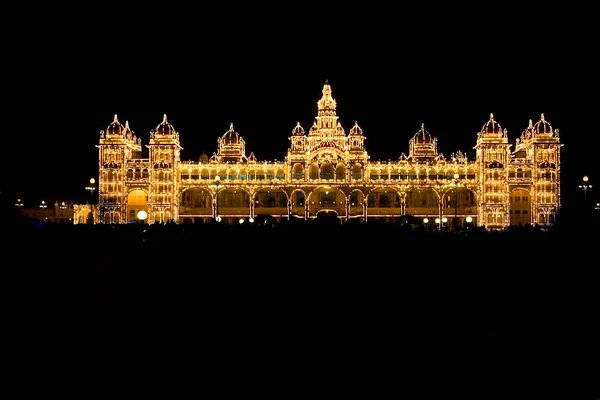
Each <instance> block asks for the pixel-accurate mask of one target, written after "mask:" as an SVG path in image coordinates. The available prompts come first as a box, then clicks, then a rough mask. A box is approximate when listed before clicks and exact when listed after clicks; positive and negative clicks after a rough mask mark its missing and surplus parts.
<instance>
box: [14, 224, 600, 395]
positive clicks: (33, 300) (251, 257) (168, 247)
mask: <svg viewBox="0 0 600 400" xmlns="http://www.w3.org/2000/svg"><path fill="white" fill-rule="evenodd" d="M9 232H10V235H9V240H8V246H7V247H6V248H7V249H8V253H9V254H10V257H9V258H7V259H6V260H12V261H8V262H7V263H5V267H4V269H5V272H7V273H8V275H9V276H10V275H14V276H18V277H19V279H8V280H7V282H10V283H11V286H13V285H12V283H15V285H14V286H13V287H12V289H13V290H14V291H15V294H14V296H13V297H12V298H11V300H10V304H11V307H9V308H12V309H13V310H15V314H16V315H17V316H18V318H19V319H20V320H21V322H22V325H21V326H27V329H25V331H26V332H25V333H24V336H25V337H28V335H30V336H29V337H30V339H31V340H34V341H35V340H36V339H35V338H36V336H37V335H36V333H39V332H40V330H41V331H44V332H45V333H44V335H43V337H44V341H48V342H47V343H48V344H50V346H51V347H52V348H55V346H59V347H61V346H62V347H63V348H65V347H67V348H71V347H72V345H73V344H74V343H77V345H78V346H83V347H87V346H88V345H90V344H93V346H94V347H96V348H97V349H103V351H108V352H109V353H111V354H112V352H114V351H115V350H116V349H119V351H120V352H131V351H135V352H139V353H140V357H149V355H150V354H154V355H153V356H157V354H156V352H157V351H159V350H157V349H158V348H160V349H161V350H160V351H161V352H162V351H165V348H166V349H168V351H169V352H172V353H177V354H179V355H180V356H182V357H183V358H184V359H186V358H187V357H186V356H185V355H189V356H190V357H192V355H193V357H201V359H202V360H203V361H202V362H203V363H209V364H210V365H211V366H212V369H213V370H215V369H219V368H229V367H231V364H232V363H233V364H235V365H236V366H237V367H239V368H242V369H246V370H254V369H255V368H257V365H263V366H264V364H265V363H266V364H267V365H268V366H269V367H266V368H267V369H266V370H268V371H269V372H268V373H269V374H281V373H282V372H283V371H282V370H281V369H283V370H288V371H291V369H296V368H299V366H300V365H304V366H305V367H302V368H301V369H304V368H309V369H310V371H312V373H315V374H319V375H320V374H334V373H338V372H339V371H340V369H343V368H350V369H351V370H352V369H356V370H361V371H367V372H370V373H374V374H377V375H379V376H381V377H385V376H388V375H389V374H391V373H392V371H396V372H395V373H398V372H397V371H398V369H402V370H405V371H407V372H404V373H405V374H408V375H410V374H414V373H415V371H418V370H421V371H422V370H428V369H430V368H446V369H447V370H449V371H452V370H453V369H454V368H457V365H459V364H460V365H464V364H466V365H468V366H469V367H468V368H469V371H471V372H469V373H470V374H472V373H474V371H478V372H479V373H480V374H482V375H484V376H485V377H487V378H485V379H490V381H494V380H495V379H497V376H498V375H497V374H498V373H499V371H504V372H506V371H511V373H512V374H516V375H519V374H527V373H529V372H530V371H531V370H532V369H533V370H535V371H536V373H538V372H540V371H541V370H545V371H546V374H547V375H546V377H549V376H550V375H548V374H556V373H558V371H563V370H564V366H565V365H570V368H571V371H578V372H577V373H578V374H579V376H580V378H581V380H582V381H584V382H587V381H586V374H587V373H592V372H593V370H592V369H591V368H588V367H582V366H583V365H588V364H586V363H585V362H586V361H589V360H590V358H592V357H594V356H595V355H597V348H596V347H595V346H596V343H597V339H598V333H599V331H598V329H597V328H596V325H597V324H596V322H597V315H598V314H597V304H598V302H597V300H598V298H597V293H598V292H597V283H598V279H597V278H598V276H599V275H598V272H597V268H598V267H597V264H598V263H597V252H596V249H595V246H597V243H594V242H593V236H590V235H589V234H587V233H583V232H581V233H577V232H568V233H565V232H561V231H551V232H544V231H540V230H535V229H531V228H526V229H525V228H522V229H513V230H509V231H506V232H502V233H499V232H495V233H494V232H483V231H479V230H476V229H474V230H471V231H469V232H466V233H465V232H463V233H461V234H453V233H450V232H448V233H443V232H442V233H439V232H424V231H414V230H411V229H406V227H401V226H395V225H391V224H390V225H379V224H371V225H370V224H364V225H352V224H346V225H338V224H326V223H321V224H319V223H313V224H281V225H270V224H268V225H266V226H265V225H262V226H257V225H245V226H242V225H236V226H233V225H220V224H206V225H120V226H111V225H95V226H86V225H77V226H60V225H39V224H17V225H15V226H13V227H11V228H10V230H9ZM594 260H595V261H594ZM16 282H19V284H17V283H16ZM25 310H26V311H25ZM38 339H39V337H38ZM121 354H123V353H121ZM188 361H190V360H188ZM195 362H199V361H195ZM192 364H193V363H192ZM390 365H391V366H392V367H389V366H390ZM332 369H333V370H334V371H332ZM254 372H256V371H254ZM367 372H364V373H367ZM290 373H291V372H290ZM284 375H285V374H284ZM273 376H274V375H273ZM529 379H531V378H529ZM528 382H529V383H531V381H528ZM496 383H497V382H496ZM580 387H581V386H580ZM500 390H501V389H500V388H498V386H493V385H492V386H490V387H489V391H488V392H485V393H488V394H495V393H498V392H499V391H500ZM485 393H484V394H485ZM483 398H490V396H486V395H483Z"/></svg>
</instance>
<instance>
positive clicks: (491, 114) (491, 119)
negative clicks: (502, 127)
mask: <svg viewBox="0 0 600 400" xmlns="http://www.w3.org/2000/svg"><path fill="white" fill-rule="evenodd" d="M493 120H494V113H490V121H493Z"/></svg>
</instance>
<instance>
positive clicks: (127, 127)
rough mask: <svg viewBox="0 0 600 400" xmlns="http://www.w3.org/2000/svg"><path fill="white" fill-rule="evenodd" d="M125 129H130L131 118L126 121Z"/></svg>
mask: <svg viewBox="0 0 600 400" xmlns="http://www.w3.org/2000/svg"><path fill="white" fill-rule="evenodd" d="M125 129H129V120H127V121H125Z"/></svg>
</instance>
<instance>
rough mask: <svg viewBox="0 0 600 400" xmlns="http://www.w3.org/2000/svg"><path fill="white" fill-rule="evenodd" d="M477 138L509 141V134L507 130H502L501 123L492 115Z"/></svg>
mask: <svg viewBox="0 0 600 400" xmlns="http://www.w3.org/2000/svg"><path fill="white" fill-rule="evenodd" d="M477 137H478V138H488V139H496V138H503V139H507V133H506V129H504V130H502V127H501V126H500V123H498V121H496V120H495V119H494V114H493V113H490V120H489V121H488V122H486V123H485V124H483V127H481V131H480V132H479V133H478V134H477Z"/></svg>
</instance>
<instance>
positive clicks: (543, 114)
mask: <svg viewBox="0 0 600 400" xmlns="http://www.w3.org/2000/svg"><path fill="white" fill-rule="evenodd" d="M543 120H544V113H542V121H543Z"/></svg>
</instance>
